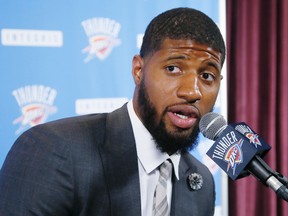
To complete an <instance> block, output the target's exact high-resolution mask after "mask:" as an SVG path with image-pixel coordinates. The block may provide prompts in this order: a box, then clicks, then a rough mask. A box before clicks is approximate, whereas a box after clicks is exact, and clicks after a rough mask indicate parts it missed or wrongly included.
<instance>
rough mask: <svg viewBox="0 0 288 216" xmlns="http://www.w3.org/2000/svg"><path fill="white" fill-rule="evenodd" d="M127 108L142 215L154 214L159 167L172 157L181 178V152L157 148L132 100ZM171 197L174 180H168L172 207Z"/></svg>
mask: <svg viewBox="0 0 288 216" xmlns="http://www.w3.org/2000/svg"><path fill="white" fill-rule="evenodd" d="M127 108H128V113H129V117H130V120H131V123H132V128H133V132H134V138H135V142H136V149H137V157H138V169H139V179H140V190H141V212H142V216H152V211H153V209H152V208H153V196H154V191H155V188H156V184H157V182H158V178H159V170H158V169H157V167H158V166H159V165H160V164H162V163H163V162H164V161H165V160H167V159H168V158H170V159H171V161H172V163H173V168H174V169H173V170H174V175H175V176H176V178H177V179H179V174H178V167H179V162H180V154H173V155H171V156H169V155H168V154H167V153H163V152H161V151H160V150H159V149H157V148H156V144H155V141H154V140H153V138H152V136H151V134H150V133H149V131H148V130H147V129H146V128H145V126H144V125H143V124H142V122H141V121H140V119H139V118H138V116H137V115H136V113H135V111H134V108H133V103H132V100H130V101H129V102H128V105H127ZM171 197H172V182H171V180H170V182H167V198H168V205H169V208H170V207H171Z"/></svg>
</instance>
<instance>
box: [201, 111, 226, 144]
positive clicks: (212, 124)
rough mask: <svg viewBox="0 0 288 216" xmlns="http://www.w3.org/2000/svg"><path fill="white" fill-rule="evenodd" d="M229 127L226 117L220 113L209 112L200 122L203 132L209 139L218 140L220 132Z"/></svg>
mask: <svg viewBox="0 0 288 216" xmlns="http://www.w3.org/2000/svg"><path fill="white" fill-rule="evenodd" d="M226 127H227V122H226V120H225V119H224V117H223V116H222V115H220V114H218V113H214V112H209V113H207V114H206V115H204V116H203V117H202V118H201V120H200V122H199V129H200V131H201V133H202V134H203V135H204V136H205V137H206V138H208V139H211V140H216V139H217V138H218V136H219V135H220V133H221V132H222V131H223V130H224V129H225V128H226Z"/></svg>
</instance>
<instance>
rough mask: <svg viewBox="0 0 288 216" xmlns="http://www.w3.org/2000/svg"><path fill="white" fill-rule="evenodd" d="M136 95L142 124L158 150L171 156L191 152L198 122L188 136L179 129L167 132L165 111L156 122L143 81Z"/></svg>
mask: <svg viewBox="0 0 288 216" xmlns="http://www.w3.org/2000/svg"><path fill="white" fill-rule="evenodd" d="M138 93H139V94H138V99H137V100H138V105H139V108H140V110H139V114H140V116H141V119H142V122H143V124H144V125H145V127H146V128H147V130H148V131H149V132H150V133H151V135H152V137H153V139H154V141H155V142H156V145H157V148H158V149H160V150H161V151H162V152H166V153H168V154H173V153H175V152H177V151H179V150H180V151H185V150H187V151H191V150H192V149H193V148H195V147H196V146H197V144H198V135H199V128H198V126H197V125H198V123H199V121H198V122H197V123H196V126H195V127H194V129H193V131H192V132H191V133H190V134H187V131H185V129H181V128H178V130H177V131H176V132H168V131H167V130H166V127H165V123H164V114H165V113H166V111H164V112H163V114H162V116H161V118H160V121H159V122H157V112H156V109H155V107H154V106H153V104H152V103H151V101H150V98H149V96H148V94H147V90H146V87H145V84H144V80H142V82H141V83H140V86H139V92H138Z"/></svg>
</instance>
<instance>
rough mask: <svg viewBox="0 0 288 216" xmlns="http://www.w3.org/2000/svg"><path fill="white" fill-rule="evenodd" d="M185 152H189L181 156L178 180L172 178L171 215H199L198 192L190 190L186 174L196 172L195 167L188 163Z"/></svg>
mask: <svg viewBox="0 0 288 216" xmlns="http://www.w3.org/2000/svg"><path fill="white" fill-rule="evenodd" d="M186 154H189V153H185V154H183V155H182V156H181V160H180V166H179V180H177V179H175V178H174V179H173V193H172V206H171V216H182V215H185V216H188V215H199V214H198V208H199V205H198V202H199V199H198V198H199V197H198V192H197V191H191V190H190V189H189V187H188V182H187V178H188V176H189V175H190V174H191V173H194V172H197V167H196V166H194V165H193V164H191V163H188V161H187V156H186ZM188 164H189V165H188ZM201 206H202V205H201ZM202 207H203V206H202Z"/></svg>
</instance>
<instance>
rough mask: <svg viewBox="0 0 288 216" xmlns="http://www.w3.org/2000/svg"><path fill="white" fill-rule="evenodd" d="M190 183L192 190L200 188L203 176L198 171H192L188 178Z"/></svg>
mask: <svg viewBox="0 0 288 216" xmlns="http://www.w3.org/2000/svg"><path fill="white" fill-rule="evenodd" d="M187 182H188V185H189V187H190V189H191V190H193V191H197V190H200V189H201V188H202V186H203V178H202V176H201V175H200V174H198V173H191V174H190V175H189V176H188V178H187Z"/></svg>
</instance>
